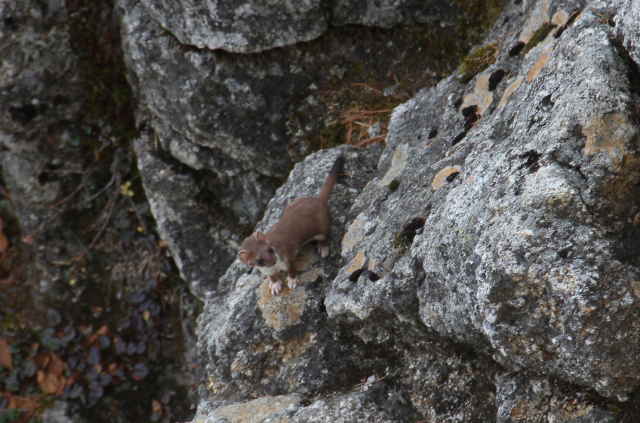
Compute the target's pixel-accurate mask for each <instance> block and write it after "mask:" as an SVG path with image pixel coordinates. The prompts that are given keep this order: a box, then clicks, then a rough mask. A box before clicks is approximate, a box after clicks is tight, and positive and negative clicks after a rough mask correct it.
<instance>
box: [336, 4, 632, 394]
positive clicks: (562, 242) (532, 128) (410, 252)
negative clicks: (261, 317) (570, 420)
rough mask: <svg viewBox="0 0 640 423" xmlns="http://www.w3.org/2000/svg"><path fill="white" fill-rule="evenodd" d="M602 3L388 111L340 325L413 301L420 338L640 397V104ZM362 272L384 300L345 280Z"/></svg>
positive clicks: (356, 233) (342, 283)
mask: <svg viewBox="0 0 640 423" xmlns="http://www.w3.org/2000/svg"><path fill="white" fill-rule="evenodd" d="M597 7H598V5H595V6H594V7H593V8H591V7H587V8H586V9H585V11H584V12H583V13H582V14H581V15H580V17H578V19H577V20H576V21H575V23H574V24H573V25H572V26H570V27H568V28H567V29H566V30H565V31H564V33H563V34H562V35H561V36H560V37H559V38H556V37H554V36H553V33H551V34H549V36H547V37H546V39H545V40H543V41H542V42H541V43H540V44H538V45H537V46H536V47H535V48H533V49H532V50H531V51H530V52H529V53H528V54H527V55H526V56H525V57H524V58H522V59H521V61H519V62H516V63H514V62H513V59H511V57H510V56H509V55H507V54H506V52H502V53H499V56H498V60H497V62H496V63H495V64H494V65H493V66H491V67H489V68H488V69H487V70H486V71H484V72H483V73H482V74H480V75H478V76H477V77H476V78H475V79H474V80H473V81H472V82H471V83H470V85H469V86H468V87H466V95H464V96H463V92H462V89H465V88H464V87H460V86H459V84H457V82H456V80H455V77H452V78H450V79H449V80H447V81H444V82H442V83H441V84H440V85H439V86H438V87H437V88H436V89H433V90H428V91H425V92H422V93H420V94H419V95H418V96H417V97H416V98H415V99H413V100H411V101H410V102H408V103H406V104H404V105H402V106H400V107H398V108H397V109H396V110H395V112H394V116H393V119H392V124H391V130H390V134H389V136H388V138H387V149H386V150H385V152H384V153H383V155H382V158H381V160H380V169H381V171H382V172H381V174H380V175H379V176H378V177H377V178H376V179H374V180H373V181H372V182H370V183H369V185H368V186H367V187H366V188H365V190H364V194H363V195H362V196H361V197H360V198H359V199H358V201H357V202H356V206H357V205H358V204H359V203H360V202H362V204H361V205H360V207H359V213H358V217H357V218H356V220H355V221H354V222H353V223H352V224H351V226H350V227H349V229H348V231H347V234H346V236H345V238H344V239H343V254H344V256H345V259H346V260H347V261H349V264H348V265H347V266H345V267H343V268H342V269H340V271H339V273H338V276H337V277H336V279H335V280H334V281H333V284H332V289H331V291H330V292H329V294H328V296H327V299H326V301H325V303H326V305H327V312H328V314H329V316H330V317H331V318H342V319H345V320H346V321H358V320H364V321H366V320H367V319H368V318H370V316H372V315H373V314H374V313H376V312H377V311H378V310H379V309H383V310H387V311H391V312H395V311H394V310H396V309H398V308H402V307H398V306H397V305H396V304H394V301H393V300H390V298H395V299H398V298H403V297H404V298H407V300H405V301H404V303H405V304H406V303H407V302H408V301H409V299H410V298H411V297H412V295H413V294H412V293H411V292H415V295H417V297H418V299H419V301H420V316H421V319H422V321H423V322H424V324H425V325H426V326H427V327H429V328H431V329H432V330H434V331H436V332H438V333H440V334H441V335H443V336H445V337H450V338H453V339H456V340H459V341H460V342H464V343H468V344H470V345H473V346H474V348H477V349H478V350H484V351H487V352H490V353H492V354H493V356H494V358H495V359H496V360H498V361H499V362H500V363H502V364H504V365H506V366H508V367H510V368H512V369H520V368H522V367H525V368H529V369H536V370H537V371H540V372H543V373H547V374H552V375H554V376H557V377H559V378H561V379H563V380H567V381H570V382H573V383H578V384H582V385H585V386H589V387H591V388H593V389H596V390H597V391H598V392H600V393H601V394H603V395H606V396H618V397H621V398H624V397H625V396H626V395H627V394H628V393H629V392H631V391H632V390H633V389H634V388H635V387H636V386H638V382H639V381H638V379H637V378H636V377H634V376H633V375H637V374H639V373H638V366H640V360H639V358H640V350H639V349H638V346H640V343H639V342H638V341H640V340H638V339H637V337H638V333H639V332H638V330H637V328H638V327H639V325H640V321H639V320H638V311H639V307H640V298H639V292H638V289H637V287H636V285H637V282H635V281H637V280H638V277H639V272H640V268H639V267H638V256H637V254H635V253H634V251H637V246H638V229H637V225H636V224H634V223H633V221H634V220H633V219H634V218H633V216H635V215H636V214H637V213H638V212H639V206H640V204H639V203H638V200H637V199H638V192H637V190H638V188H637V185H636V184H637V183H638V181H639V180H640V179H639V178H640V174H639V173H638V170H637V169H638V167H637V159H636V157H637V155H638V127H637V124H636V121H635V118H634V116H635V114H636V113H637V110H638V109H637V106H638V103H637V97H636V96H635V94H634V93H633V83H632V81H630V80H629V77H628V75H629V71H628V69H627V64H626V62H625V60H624V57H623V56H624V54H623V53H621V51H620V47H619V43H618V42H617V41H616V36H615V33H614V32H613V31H612V29H611V27H609V26H608V25H607V24H606V23H603V22H602V21H601V20H600V19H599V18H598V16H599V14H600V12H601V10H600V9H597ZM571 12H573V11H572V10H567V11H566V12H565V14H566V15H567V16H569V15H570V13H571ZM557 13H559V12H557ZM548 19H551V16H549V17H548ZM506 44H507V43H503V45H506ZM594 58H595V59H594ZM514 66H517V67H515V68H514ZM502 68H510V69H511V74H510V78H509V79H507V80H506V81H503V83H502V84H501V85H500V86H499V87H498V88H497V89H489V88H488V86H489V82H488V81H489V80H490V79H491V77H492V75H495V73H496V72H498V70H499V69H502ZM448 98H453V99H457V98H460V103H461V104H459V103H458V102H455V101H454V102H448V101H447V99H448ZM469 121H472V125H468V122H469ZM456 127H457V128H458V129H456ZM430 128H438V133H437V135H436V136H435V137H434V138H432V139H429V136H428V133H429V131H430V130H431V129H430ZM456 131H459V133H460V134H461V136H455V137H453V135H454V134H456ZM394 181H395V182H394ZM391 191H393V192H391ZM410 261H415V262H418V263H420V266H421V267H422V272H423V273H422V272H411V271H410V270H409V271H408V269H410V268H411V267H410V266H409V267H408V265H407V264H408V262H410ZM363 271H370V272H374V273H375V274H376V275H378V277H379V279H378V280H377V281H376V282H375V284H376V289H370V288H369V287H367V286H365V285H364V282H363V283H362V285H361V284H360V283H358V284H355V285H354V284H353V283H351V281H350V279H353V278H354V277H356V276H355V275H357V274H362V273H363ZM360 278H361V277H360ZM360 278H358V280H360ZM411 287H412V288H411ZM396 290H397V292H402V293H403V296H398V295H390V294H392V293H395V292H396ZM407 290H410V291H411V292H408V291H407Z"/></svg>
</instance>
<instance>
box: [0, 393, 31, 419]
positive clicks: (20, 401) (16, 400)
mask: <svg viewBox="0 0 640 423" xmlns="http://www.w3.org/2000/svg"><path fill="white" fill-rule="evenodd" d="M2 396H4V397H5V398H6V399H7V400H8V401H9V404H8V405H7V409H9V410H13V409H18V410H22V411H24V412H25V414H23V415H22V416H20V419H19V420H18V421H23V422H26V421H29V419H30V418H31V417H33V415H35V414H36V411H37V410H38V399H39V398H40V395H36V396H35V397H33V398H25V397H19V396H14V395H11V393H10V392H8V391H5V392H3V393H2Z"/></svg>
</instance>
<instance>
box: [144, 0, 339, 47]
mask: <svg viewBox="0 0 640 423" xmlns="http://www.w3.org/2000/svg"><path fill="white" fill-rule="evenodd" d="M143 3H144V4H145V6H147V7H148V8H149V11H150V12H151V14H152V15H153V17H154V18H155V19H156V20H157V21H158V22H159V23H160V24H161V25H162V26H163V27H164V28H165V29H166V30H168V31H169V32H171V34H172V35H173V36H175V37H176V38H177V39H178V40H179V41H180V42H181V43H182V44H185V45H191V46H196V47H198V48H205V47H206V48H209V49H211V50H217V49H222V50H226V51H229V52H233V53H255V52H260V51H263V50H268V49H272V48H275V47H282V46H288V45H292V44H295V43H299V42H303V41H309V40H312V39H314V38H317V37H318V36H320V35H321V34H322V33H323V32H324V31H325V30H326V28H327V22H326V20H325V6H324V3H323V2H322V1H320V0H305V1H297V0H287V1H280V0H256V1H247V0H242V1H229V0H213V1H208V2H205V3H204V4H203V3H202V2H198V1H193V0H182V1H178V2H176V1H152V0H143Z"/></svg>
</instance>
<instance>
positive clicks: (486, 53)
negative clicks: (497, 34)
mask: <svg viewBox="0 0 640 423" xmlns="http://www.w3.org/2000/svg"><path fill="white" fill-rule="evenodd" d="M497 54H498V45H497V44H496V43H494V44H488V45H486V46H482V47H480V48H477V49H474V50H472V51H471V53H469V54H468V55H467V57H465V58H464V59H463V60H462V64H461V65H460V67H459V68H458V70H459V72H460V76H458V81H460V82H462V83H463V84H466V83H468V82H469V81H471V80H472V79H473V77H474V76H476V75H477V74H479V73H480V72H482V71H483V70H485V69H486V68H488V67H489V66H491V65H492V64H493V63H494V62H495V61H496V56H497Z"/></svg>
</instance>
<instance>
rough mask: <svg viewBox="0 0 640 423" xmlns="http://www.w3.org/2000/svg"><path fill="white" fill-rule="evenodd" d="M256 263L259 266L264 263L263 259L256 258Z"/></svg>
mask: <svg viewBox="0 0 640 423" xmlns="http://www.w3.org/2000/svg"><path fill="white" fill-rule="evenodd" d="M256 263H258V264H259V265H260V266H262V263H264V260H262V259H258V260H256Z"/></svg>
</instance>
